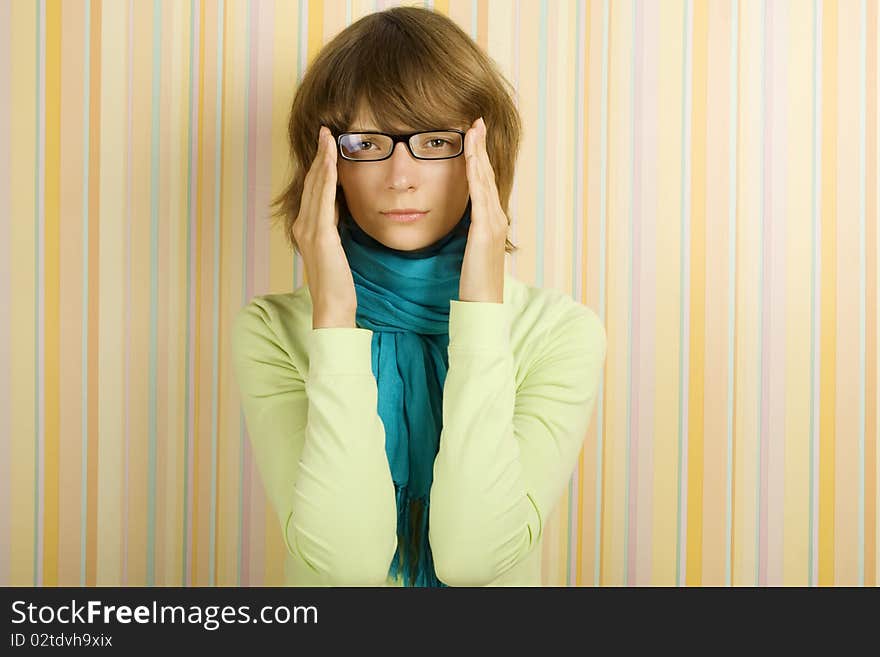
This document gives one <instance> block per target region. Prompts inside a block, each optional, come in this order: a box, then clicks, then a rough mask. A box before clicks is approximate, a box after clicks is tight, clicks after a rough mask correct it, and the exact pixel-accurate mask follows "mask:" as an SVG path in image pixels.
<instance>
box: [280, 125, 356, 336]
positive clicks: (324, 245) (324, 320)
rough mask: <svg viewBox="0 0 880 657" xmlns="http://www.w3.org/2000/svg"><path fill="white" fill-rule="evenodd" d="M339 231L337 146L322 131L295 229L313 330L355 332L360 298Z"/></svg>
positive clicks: (306, 182)
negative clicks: (345, 330)
mask: <svg viewBox="0 0 880 657" xmlns="http://www.w3.org/2000/svg"><path fill="white" fill-rule="evenodd" d="M338 225H339V201H338V200H336V143H335V142H334V141H333V136H332V135H331V134H330V131H329V130H328V129H326V128H325V127H324V126H321V129H320V131H319V136H318V152H317V154H316V155H315V159H314V160H313V161H312V165H311V166H310V167H309V170H308V173H306V177H305V181H304V184H303V194H302V201H301V202H300V208H299V214H298V215H297V217H296V221H295V222H294V224H293V228H292V232H293V238H294V239H295V240H296V243H297V245H298V246H299V250H300V254H301V255H302V259H303V265H304V267H305V270H306V277H307V278H308V286H309V294H310V295H311V297H312V328H328V327H348V328H354V327H355V312H356V311H357V295H356V294H355V289H354V279H353V278H352V275H351V267H350V266H349V264H348V258H347V257H346V256H345V251H344V250H343V248H342V240H341V239H340V237H339V229H338Z"/></svg>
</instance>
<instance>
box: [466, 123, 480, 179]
mask: <svg viewBox="0 0 880 657" xmlns="http://www.w3.org/2000/svg"><path fill="white" fill-rule="evenodd" d="M465 159H466V161H467V173H468V182H469V184H470V185H471V186H472V187H475V188H477V189H476V190H475V192H476V194H480V192H481V189H479V187H480V186H481V185H482V184H483V183H484V180H483V174H482V171H481V167H480V154H479V152H478V149H477V134H476V130H475V129H474V128H471V129H470V130H468V131H467V134H465Z"/></svg>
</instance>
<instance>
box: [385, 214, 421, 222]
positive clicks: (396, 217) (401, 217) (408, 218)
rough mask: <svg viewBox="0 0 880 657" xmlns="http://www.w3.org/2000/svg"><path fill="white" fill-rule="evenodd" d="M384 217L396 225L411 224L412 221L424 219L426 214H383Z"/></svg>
mask: <svg viewBox="0 0 880 657" xmlns="http://www.w3.org/2000/svg"><path fill="white" fill-rule="evenodd" d="M382 214H384V215H385V216H386V217H388V218H389V219H391V221H396V222H398V223H411V222H413V221H418V220H419V219H421V218H422V217H424V216H425V215H426V214H428V213H427V212H383V213H382Z"/></svg>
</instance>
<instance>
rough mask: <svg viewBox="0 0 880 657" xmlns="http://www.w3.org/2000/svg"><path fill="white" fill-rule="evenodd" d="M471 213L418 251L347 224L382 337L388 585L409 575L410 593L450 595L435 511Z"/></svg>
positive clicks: (368, 310)
mask: <svg viewBox="0 0 880 657" xmlns="http://www.w3.org/2000/svg"><path fill="white" fill-rule="evenodd" d="M343 205H344V204H343ZM470 208H471V204H470V201H469V202H468V206H467V209H466V210H465V212H464V215H463V216H462V218H461V220H460V221H459V223H458V224H457V225H456V226H455V228H454V229H453V230H452V231H450V232H449V233H448V234H447V235H446V236H445V237H443V238H441V239H440V240H438V241H437V242H435V243H434V244H431V245H429V246H426V247H424V248H422V249H418V250H415V251H398V250H397V249H391V248H388V247H386V246H385V245H383V244H382V243H381V242H379V241H377V240H375V239H373V238H372V237H370V236H369V235H367V234H366V233H365V232H364V231H363V230H362V229H361V228H360V227H359V226H358V225H357V223H355V221H354V220H353V219H352V218H351V215H350V213H349V212H348V211H347V209H346V210H345V211H344V212H343V213H342V214H341V215H340V221H339V234H340V237H341V239H342V246H343V249H344V251H345V254H346V256H347V257H348V263H349V266H350V267H351V272H352V277H353V279H354V286H355V292H356V295H357V314H356V322H357V325H358V327H360V328H368V329H371V330H372V331H373V341H372V357H373V360H372V362H373V374H374V375H375V377H376V382H377V385H378V393H379V397H378V405H379V408H378V412H379V416H380V417H381V419H382V423H383V424H384V425H385V452H386V454H387V456H388V464H389V465H390V467H391V478H392V479H393V480H394V489H395V493H396V498H397V550H396V551H395V553H394V558H393V559H392V561H391V569H390V571H389V575H391V577H392V578H396V577H397V576H398V574H399V573H402V576H403V581H404V586H426V587H431V586H433V587H438V586H439V587H444V586H446V585H445V584H444V583H443V582H440V581H439V580H438V579H437V575H436V573H435V572H434V561H433V558H432V556H431V547H430V544H429V543H428V508H429V496H430V492H431V482H432V481H433V477H434V458H435V457H436V456H437V451H438V449H439V446H440V429H441V427H442V424H443V384H444V382H445V381H446V371H447V368H448V355H447V347H448V346H449V309H450V303H449V302H450V300H451V299H456V300H457V299H458V284H459V279H460V277H461V265H462V262H463V260H464V249H465V246H466V244H467V234H468V227H469V226H470ZM429 221H430V219H429Z"/></svg>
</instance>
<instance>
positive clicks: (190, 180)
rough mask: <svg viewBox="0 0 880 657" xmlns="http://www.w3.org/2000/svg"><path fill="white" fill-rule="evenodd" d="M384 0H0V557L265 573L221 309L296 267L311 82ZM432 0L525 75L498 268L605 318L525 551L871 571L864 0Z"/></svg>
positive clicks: (562, 568)
mask: <svg viewBox="0 0 880 657" xmlns="http://www.w3.org/2000/svg"><path fill="white" fill-rule="evenodd" d="M389 4H392V3H385V2H378V1H374V0H369V1H356V0H338V1H334V2H329V1H328V2H320V1H317V0H225V1H224V0H190V1H188V2H187V1H178V0H164V1H162V0H64V2H63V3H62V2H61V1H60V0H14V1H13V0H0V98H2V100H3V102H2V103H0V145H2V148H0V244H2V245H3V248H4V250H5V252H4V254H3V255H2V257H0V307H2V308H6V309H7V311H6V312H5V313H3V318H2V319H0V363H2V365H3V366H2V368H0V584H4V585H38V586H55V585H184V586H188V585H200V586H204V585H215V584H221V585H243V586H244V585H271V584H280V583H281V582H282V564H283V557H284V548H283V543H282V541H281V538H280V533H279V527H278V523H277V520H276V518H275V516H274V514H273V512H272V510H271V508H270V507H268V506H267V502H266V498H265V497H264V494H263V492H262V488H261V484H260V481H259V478H258V475H257V472H256V470H255V467H254V461H253V458H252V455H251V454H250V452H249V447H248V441H247V435H246V431H245V427H244V424H243V420H242V416H241V413H240V409H239V405H238V397H237V388H236V386H235V382H234V380H233V378H232V375H231V369H230V359H229V356H230V354H229V344H228V338H229V326H230V321H231V319H232V317H233V315H234V314H235V313H236V311H237V310H238V309H239V308H240V307H241V306H242V305H243V304H244V303H245V302H246V301H247V300H248V299H249V298H251V297H252V296H253V295H256V294H263V293H270V292H286V291H290V290H291V289H293V288H294V287H298V286H299V285H302V283H303V282H304V281H303V270H302V263H301V262H299V261H298V259H297V258H295V257H294V254H293V253H292V252H289V251H288V250H287V247H286V245H285V243H284V241H283V240H282V239H281V236H280V234H279V233H277V232H275V231H270V230H269V228H268V222H267V220H266V215H267V212H266V208H267V203H268V201H269V198H270V196H272V195H273V194H275V193H276V192H277V191H278V190H280V188H281V185H282V184H283V182H284V180H285V175H286V173H287V171H286V166H287V152H286V145H285V128H286V125H285V122H286V118H287V111H288V108H289V104H290V101H291V98H292V94H293V90H294V88H295V85H296V83H297V80H298V79H300V76H301V75H302V72H303V70H304V68H305V67H306V65H307V63H308V62H309V61H310V60H311V58H312V57H313V56H314V55H315V53H316V52H317V51H318V50H319V49H320V48H321V46H322V44H323V43H325V42H326V41H328V40H329V39H330V38H331V37H332V36H333V35H334V34H335V33H336V32H338V31H339V30H340V29H342V28H343V27H345V26H346V25H347V24H349V23H350V22H352V21H353V20H355V19H357V18H358V17H360V16H362V15H364V14H366V13H369V12H372V11H376V10H381V9H383V8H384V7H386V6H388V5H389ZM426 5H427V6H431V7H433V8H435V9H436V10H438V11H441V12H443V13H445V14H447V15H449V16H450V17H451V18H453V19H454V20H455V21H457V22H458V23H459V24H460V25H461V26H462V27H463V28H464V29H465V30H466V31H467V32H468V33H470V34H471V35H472V37H473V38H474V39H476V41H477V42H478V43H479V44H480V45H481V46H482V47H483V48H485V49H487V51H488V52H489V54H490V55H491V56H492V57H493V58H494V59H495V60H496V61H497V62H498V63H499V65H500V66H501V68H502V70H503V71H504V72H505V74H506V75H507V76H508V77H509V79H510V80H511V81H512V82H513V84H514V85H515V87H516V88H517V90H518V96H517V102H518V103H519V107H520V110H521V112H522V115H523V119H524V123H525V139H524V143H523V147H522V153H521V157H520V161H519V163H518V170H517V178H516V185H515V188H514V199H513V201H512V214H513V219H514V228H513V239H514V241H515V242H516V243H518V244H519V245H520V246H521V250H520V251H519V252H518V253H517V254H516V255H514V256H512V257H510V258H509V263H508V264H509V271H510V272H511V273H512V274H514V275H515V276H517V277H518V278H520V279H521V280H523V281H525V282H527V283H530V284H533V285H537V286H541V287H549V288H557V289H561V290H565V291H567V292H570V293H571V294H572V295H573V296H574V297H575V298H576V299H578V300H579V301H581V302H582V303H585V304H586V305H588V306H590V307H592V308H594V309H595V310H596V311H597V312H598V313H599V315H600V317H601V318H602V320H603V322H604V323H605V326H606V329H607V333H608V337H609V340H608V355H607V361H606V368H605V378H604V381H603V385H602V387H601V396H600V398H599V400H598V403H597V407H596V414H595V420H594V422H593V424H592V426H591V429H590V431H589V434H588V436H587V437H586V442H585V447H584V450H583V453H582V457H581V461H580V465H579V468H578V470H577V471H576V472H575V474H574V476H573V478H572V480H571V484H570V486H569V488H568V492H567V495H565V496H564V497H563V499H562V500H561V502H560V504H559V507H558V508H557V510H556V512H555V513H554V515H553V516H552V518H551V520H550V522H549V523H548V524H547V525H546V529H545V546H544V554H543V558H544V583H545V584H547V585H568V586H591V585H649V584H654V585H867V586H876V585H877V583H878V573H877V566H878V561H880V541H878V513H880V503H878V502H880V488H878V486H880V478H878V471H880V460H878V459H880V450H878V426H880V425H878V421H877V408H878V400H880V397H878V394H880V387H878V369H877V345H878V330H880V321H878V320H880V304H878V292H880V286H878V266H877V257H878V253H880V232H878V226H877V217H878V197H877V191H878V188H880V168H878V152H880V148H878V146H880V131H878V91H880V84H878V76H880V65H878V63H880V50H878V47H877V46H878V26H880V14H878V7H877V1H876V0H840V1H839V2H834V1H832V0H718V1H713V2H700V1H695V0H662V2H661V1H660V0H656V1H648V0H620V1H614V2H609V0H567V1H566V0H563V1H558V2H557V1H548V0H518V1H509V0H449V1H448V2H441V1H439V0H437V1H435V2H427V3H426ZM535 55H536V56H535ZM489 129H491V125H490V126H489Z"/></svg>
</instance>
